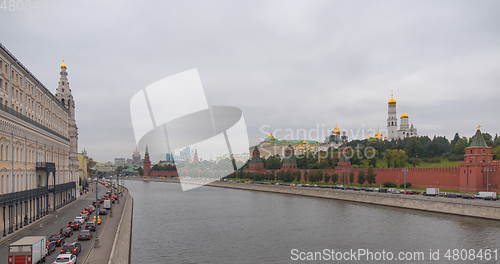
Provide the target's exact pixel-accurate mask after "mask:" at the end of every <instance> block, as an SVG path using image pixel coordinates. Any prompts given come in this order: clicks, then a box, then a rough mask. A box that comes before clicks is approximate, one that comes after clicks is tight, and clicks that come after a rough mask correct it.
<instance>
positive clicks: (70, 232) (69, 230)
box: [61, 226, 73, 237]
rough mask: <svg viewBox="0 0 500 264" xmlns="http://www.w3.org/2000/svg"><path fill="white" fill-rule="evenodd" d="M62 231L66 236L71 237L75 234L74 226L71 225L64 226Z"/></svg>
mask: <svg viewBox="0 0 500 264" xmlns="http://www.w3.org/2000/svg"><path fill="white" fill-rule="evenodd" d="M61 233H62V234H63V235H64V236H65V237H70V236H72V235H73V228H71V227H68V226H67V227H64V228H63V229H62V230H61Z"/></svg>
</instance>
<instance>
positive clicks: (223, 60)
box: [0, 0, 500, 161]
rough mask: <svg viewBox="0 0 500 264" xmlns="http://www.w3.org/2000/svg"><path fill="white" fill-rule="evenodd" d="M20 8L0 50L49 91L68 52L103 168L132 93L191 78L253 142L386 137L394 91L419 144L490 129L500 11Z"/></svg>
mask: <svg viewBox="0 0 500 264" xmlns="http://www.w3.org/2000/svg"><path fill="white" fill-rule="evenodd" d="M20 2H23V3H25V5H24V6H22V7H19V8H16V9H15V10H10V11H9V10H5V9H0V25H1V26H0V42H2V43H3V44H4V45H5V46H6V47H7V48H8V49H9V50H10V51H11V52H12V53H13V54H14V55H15V56H16V57H17V58H18V59H20V60H21V62H22V63H23V64H24V65H26V66H27V67H28V68H29V69H30V70H31V71H32V72H33V73H34V74H35V75H36V76H37V77H38V78H39V79H40V80H41V81H42V82H43V83H44V84H45V85H46V86H47V87H48V88H49V89H50V90H51V91H53V92H55V90H56V87H57V82H58V74H59V67H58V65H59V63H60V59H61V57H62V56H64V58H65V61H66V63H67V64H68V71H69V80H70V85H71V88H72V91H73V95H74V97H75V100H76V104H77V105H76V107H77V111H76V115H77V124H78V127H79V135H80V142H79V148H80V149H83V148H85V149H87V151H88V152H89V154H90V155H91V156H92V157H94V158H95V159H97V160H100V161H106V160H112V159H113V158H114V157H129V156H130V155H131V152H132V151H133V150H134V148H135V141H134V136H133V130H132V127H131V122H130V114H129V100H130V97H131V96H132V95H133V94H135V93H136V92H137V91H139V90H140V89H143V88H144V87H146V86H147V85H149V84H151V83H152V82H154V81H156V80H159V79H161V78H164V77H166V76H168V75H171V74H174V73H178V72H182V71H185V70H187V69H191V68H198V70H199V72H200V74H201V79H202V82H203V84H204V88H205V89H206V93H207V98H208V102H209V104H218V105H231V106H237V107H240V108H241V109H242V110H243V111H244V114H245V117H246V120H247V124H248V130H249V134H250V140H251V142H253V143H255V142H257V141H258V138H260V137H262V136H264V135H262V133H261V132H260V130H262V129H259V128H260V127H261V126H263V125H267V126H268V127H266V128H265V130H266V131H270V130H271V129H276V128H293V129H297V128H304V129H312V128H314V127H316V126H317V125H320V126H325V127H326V128H331V127H333V126H335V125H336V124H338V125H339V126H340V127H341V128H349V129H358V128H371V129H378V128H381V129H383V128H384V127H385V124H386V121H385V120H386V118H387V104H386V101H387V99H388V97H389V95H390V93H391V90H394V94H395V95H396V98H397V99H398V112H399V113H402V112H407V113H408V114H409V115H410V122H412V123H414V124H415V126H416V127H417V128H418V130H419V134H421V135H430V136H433V135H436V134H438V135H446V136H448V137H451V136H453V134H454V133H455V132H459V133H461V134H463V135H467V136H471V135H472V134H473V133H474V132H475V131H474V127H475V126H476V125H477V124H481V125H482V127H483V130H484V131H487V132H490V133H493V134H494V133H496V132H500V122H499V118H498V116H499V113H500V108H499V106H498V104H499V103H500V74H499V73H500V27H499V26H498V25H500V1H494V0H491V1H486V0H485V1H457V0H452V1H451V0H450V1H421V0H419V1H416V0H415V1H352V0H349V1H310V0H308V1H290V0H283V1H270V0H266V1H128V0H119V1H118V0H116V1H115V0H106V1H102V0H99V1H97V0H96V1H91V0H85V1H63V0H23V1H20ZM269 127H270V128H271V129H270V128H269ZM278 136H279V135H278Z"/></svg>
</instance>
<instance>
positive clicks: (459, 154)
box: [264, 133, 500, 170]
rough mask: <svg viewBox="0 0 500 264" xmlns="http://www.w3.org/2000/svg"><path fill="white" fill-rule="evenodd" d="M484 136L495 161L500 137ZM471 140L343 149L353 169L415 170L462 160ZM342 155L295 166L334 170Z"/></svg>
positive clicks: (276, 165) (360, 144) (269, 165)
mask: <svg viewBox="0 0 500 264" xmlns="http://www.w3.org/2000/svg"><path fill="white" fill-rule="evenodd" d="M483 137H484V139H485V141H486V144H488V146H491V147H493V148H494V150H493V153H494V155H495V159H500V137H499V136H498V135H496V136H495V137H492V136H491V135H490V134H488V133H483ZM470 141H471V138H467V137H461V136H460V135H459V134H458V133H456V134H455V137H454V138H453V140H451V141H450V140H448V139H447V138H446V137H441V136H435V137H433V138H432V139H431V138H430V137H428V136H422V137H408V138H404V139H398V140H393V141H387V140H375V139H368V140H353V141H350V142H349V143H347V144H346V147H348V149H349V152H348V153H347V156H348V157H349V161H350V163H351V164H352V165H353V166H354V167H361V168H368V167H371V168H377V167H389V168H401V167H410V166H412V167H415V166H417V165H419V164H420V163H423V162H440V161H442V160H448V161H462V160H463V159H464V153H465V148H466V147H467V146H469V144H470ZM341 156H342V155H339V152H338V150H336V149H329V150H328V151H326V152H316V153H308V154H307V155H301V156H298V157H297V167H298V168H299V169H329V168H335V167H336V166H337V164H338V162H339V161H340V159H341ZM281 160H282V159H281V157H280V156H279V155H274V156H270V157H268V158H267V159H264V166H265V168H266V169H270V170H273V169H280V168H281Z"/></svg>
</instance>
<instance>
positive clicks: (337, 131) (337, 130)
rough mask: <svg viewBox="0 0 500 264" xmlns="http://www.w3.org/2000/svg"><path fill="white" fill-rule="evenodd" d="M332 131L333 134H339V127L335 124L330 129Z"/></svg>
mask: <svg viewBox="0 0 500 264" xmlns="http://www.w3.org/2000/svg"><path fill="white" fill-rule="evenodd" d="M332 132H333V133H334V134H340V128H339V126H336V127H335V128H334V129H333V130H332Z"/></svg>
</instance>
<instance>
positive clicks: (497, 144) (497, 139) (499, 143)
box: [493, 134, 500, 148]
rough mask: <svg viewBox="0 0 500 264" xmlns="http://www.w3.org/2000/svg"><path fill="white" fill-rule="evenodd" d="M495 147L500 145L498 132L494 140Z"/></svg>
mask: <svg viewBox="0 0 500 264" xmlns="http://www.w3.org/2000/svg"><path fill="white" fill-rule="evenodd" d="M493 147H494V148H496V147H500V137H499V136H498V134H496V135H495V139H494V140H493Z"/></svg>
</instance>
